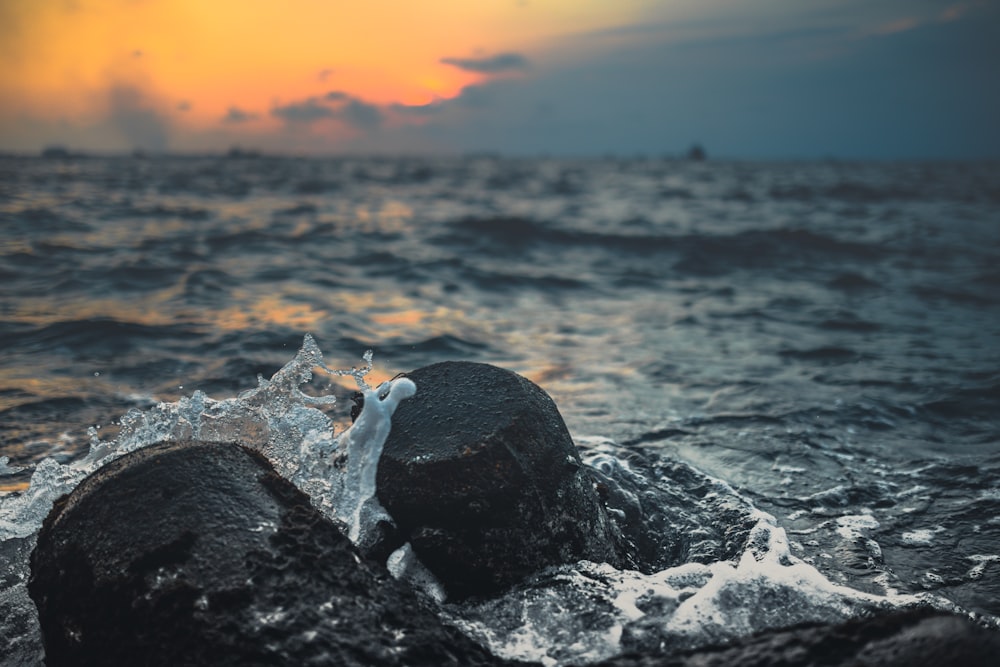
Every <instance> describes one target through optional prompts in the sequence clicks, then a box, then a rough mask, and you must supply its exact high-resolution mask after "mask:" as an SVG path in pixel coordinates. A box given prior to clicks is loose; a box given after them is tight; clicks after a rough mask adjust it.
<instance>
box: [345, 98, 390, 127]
mask: <svg viewBox="0 0 1000 667" xmlns="http://www.w3.org/2000/svg"><path fill="white" fill-rule="evenodd" d="M337 117H338V118H340V119H341V120H343V121H344V122H345V123H347V124H348V125H353V126H354V127H357V128H360V129H362V130H374V129H375V128H377V127H378V126H379V125H381V124H382V112H381V111H380V110H379V108H378V107H377V106H375V105H373V104H368V103H367V102H362V101H361V100H359V99H352V100H351V101H350V102H348V103H347V104H345V105H344V106H343V107H342V108H340V109H339V110H338V111H337Z"/></svg>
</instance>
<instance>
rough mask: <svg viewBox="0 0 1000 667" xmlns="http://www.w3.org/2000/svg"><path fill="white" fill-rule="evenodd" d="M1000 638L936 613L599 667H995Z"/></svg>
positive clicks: (795, 631) (784, 633)
mask: <svg viewBox="0 0 1000 667" xmlns="http://www.w3.org/2000/svg"><path fill="white" fill-rule="evenodd" d="M998 656H1000V633H998V632H996V631H994V630H987V629H985V628H982V627H980V626H978V625H976V624H974V623H972V622H971V621H970V620H968V619H967V618H963V617H961V616H955V615H952V614H943V613H940V612H935V611H932V610H927V609H924V610H914V611H905V612H898V613H890V614H884V615H879V616H875V617H872V618H865V619H857V620H853V621H848V622H847V623H844V624H841V625H822V626H811V627H799V628H792V629H789V630H781V631H778V632H769V633H765V634H762V635H758V636H756V637H750V638H747V639H742V640H739V641H736V642H734V643H732V644H729V645H727V646H721V647H717V648H710V649H703V650H701V651H697V652H695V653H690V654H687V655H681V656H665V655H648V654H646V655H624V656H619V657H616V658H612V659H610V660H605V661H603V662H600V663H597V664H596V665H594V666H593V667H654V666H655V667H729V666H730V665H753V666H754V667H792V666H797V667H798V666H801V667H808V666H810V665H816V666H819V665H823V666H824V667H840V666H842V667H847V666H848V665H850V666H852V667H943V666H944V665H961V667H993V665H996V664H997V660H998Z"/></svg>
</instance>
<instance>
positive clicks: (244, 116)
mask: <svg viewBox="0 0 1000 667" xmlns="http://www.w3.org/2000/svg"><path fill="white" fill-rule="evenodd" d="M259 117H260V116H259V115H258V114H255V113H253V112H251V111H244V110H243V109H241V108H239V107H236V106H233V107H229V111H227V112H226V115H225V116H223V117H222V122H223V123H232V124H234V125H235V124H239V123H247V122H249V121H252V120H257V119H258V118H259Z"/></svg>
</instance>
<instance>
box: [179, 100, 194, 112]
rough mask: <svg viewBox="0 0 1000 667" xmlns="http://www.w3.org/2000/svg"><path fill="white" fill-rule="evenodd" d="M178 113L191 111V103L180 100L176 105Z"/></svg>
mask: <svg viewBox="0 0 1000 667" xmlns="http://www.w3.org/2000/svg"><path fill="white" fill-rule="evenodd" d="M177 110H178V111H191V103H190V102H188V101H187V100H181V101H180V102H178V103H177Z"/></svg>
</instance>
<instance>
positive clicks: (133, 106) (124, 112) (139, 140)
mask: <svg viewBox="0 0 1000 667" xmlns="http://www.w3.org/2000/svg"><path fill="white" fill-rule="evenodd" d="M108 101H109V103H110V110H109V113H108V120H109V121H110V124H111V126H112V127H113V128H114V129H115V130H116V131H117V132H118V133H119V134H120V135H121V136H122V137H123V138H124V139H125V140H126V141H127V142H128V143H129V144H130V145H131V146H132V147H133V148H141V149H143V150H149V151H165V150H166V149H167V143H168V138H169V134H170V125H169V122H168V120H167V118H166V117H165V116H164V115H163V114H161V113H160V112H159V111H157V110H156V108H155V107H154V106H153V105H152V104H151V103H150V102H149V100H147V99H146V97H145V95H144V94H143V92H142V91H141V90H140V89H139V88H136V87H134V86H131V85H127V84H122V85H117V86H114V87H113V88H111V90H109V91H108Z"/></svg>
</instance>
